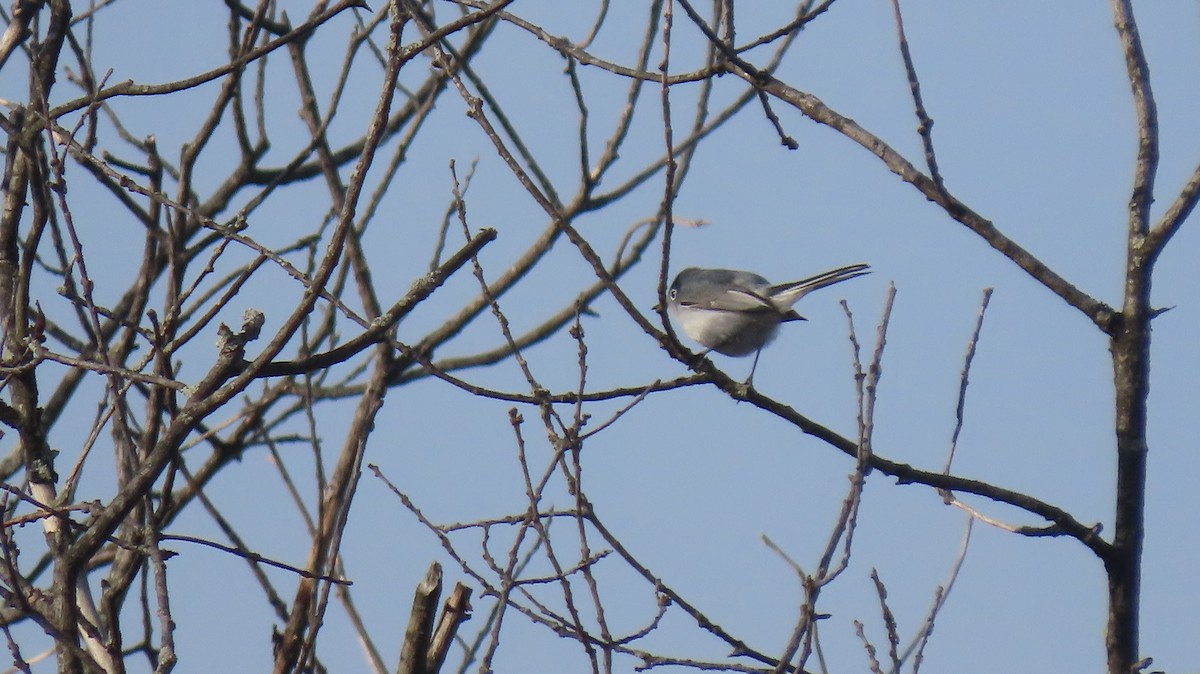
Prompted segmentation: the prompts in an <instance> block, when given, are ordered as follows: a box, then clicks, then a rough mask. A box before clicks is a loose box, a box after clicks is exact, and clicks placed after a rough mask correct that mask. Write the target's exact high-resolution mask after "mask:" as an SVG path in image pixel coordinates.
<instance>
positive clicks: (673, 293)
mask: <svg viewBox="0 0 1200 674" xmlns="http://www.w3.org/2000/svg"><path fill="white" fill-rule="evenodd" d="M678 294H679V291H678V290H676V289H674V288H671V292H670V295H671V299H675V296H676V295H678Z"/></svg>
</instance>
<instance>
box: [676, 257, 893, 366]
mask: <svg viewBox="0 0 1200 674" xmlns="http://www.w3.org/2000/svg"><path fill="white" fill-rule="evenodd" d="M869 269H870V268H869V266H868V265H865V264H852V265H849V266H846V267H839V268H837V269H832V270H830V271H827V272H825V273H823V274H817V275H816V276H812V277H809V278H806V279H803V280H800V281H792V282H791V283H780V284H778V285H771V282H770V281H768V280H767V279H765V278H763V277H761V276H759V275H758V274H754V273H751V272H748V271H734V270H732V269H699V268H697V267H688V268H687V269H684V270H683V271H681V272H679V275H678V276H676V277H675V281H674V282H673V283H671V289H670V290H669V291H668V292H667V304H668V307H669V311H670V313H671V317H672V318H674V320H675V322H676V323H677V324H678V325H679V326H680V327H681V328H683V332H684V333H685V334H686V335H687V336H688V337H691V338H692V339H694V340H696V341H697V342H700V343H701V344H703V345H704V346H706V347H708V350H709V351H716V352H717V353H723V354H725V355H726V356H748V355H750V354H752V353H753V354H754V365H753V366H751V368H750V379H747V380H746V383H747V384H749V383H750V382H751V380H753V379H754V368H755V367H757V366H758V354H759V353H761V352H762V348H763V347H764V346H766V345H767V344H770V343H771V340H772V339H774V338H775V334H776V333H777V332H778V331H779V324H780V323H784V322H786V321H803V320H806V319H805V318H804V317H803V316H801V315H800V314H798V313H796V310H795V309H793V308H792V305H794V304H795V303H796V302H798V301H799V300H800V298H801V297H804V296H805V295H807V294H809V293H810V292H812V291H814V290H819V289H821V288H824V287H826V286H831V285H833V284H835V283H841V282H842V281H847V280H849V279H852V278H857V277H859V276H862V275H864V274H869V273H870V271H869ZM706 353H707V351H706Z"/></svg>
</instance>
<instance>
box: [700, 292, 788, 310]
mask: <svg viewBox="0 0 1200 674" xmlns="http://www.w3.org/2000/svg"><path fill="white" fill-rule="evenodd" d="M693 306H696V307H698V308H700V309H708V310H709V311H741V312H755V311H769V312H776V313H778V312H779V311H780V308H779V307H778V306H776V305H775V303H774V302H772V301H771V300H769V299H768V298H766V297H763V296H762V295H759V294H758V293H755V292H753V291H751V290H745V289H742V288H730V289H729V290H726V291H725V292H723V293H720V294H718V295H716V296H715V297H713V298H711V299H709V300H708V301H706V302H697V303H695V304H694V305H693Z"/></svg>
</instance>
